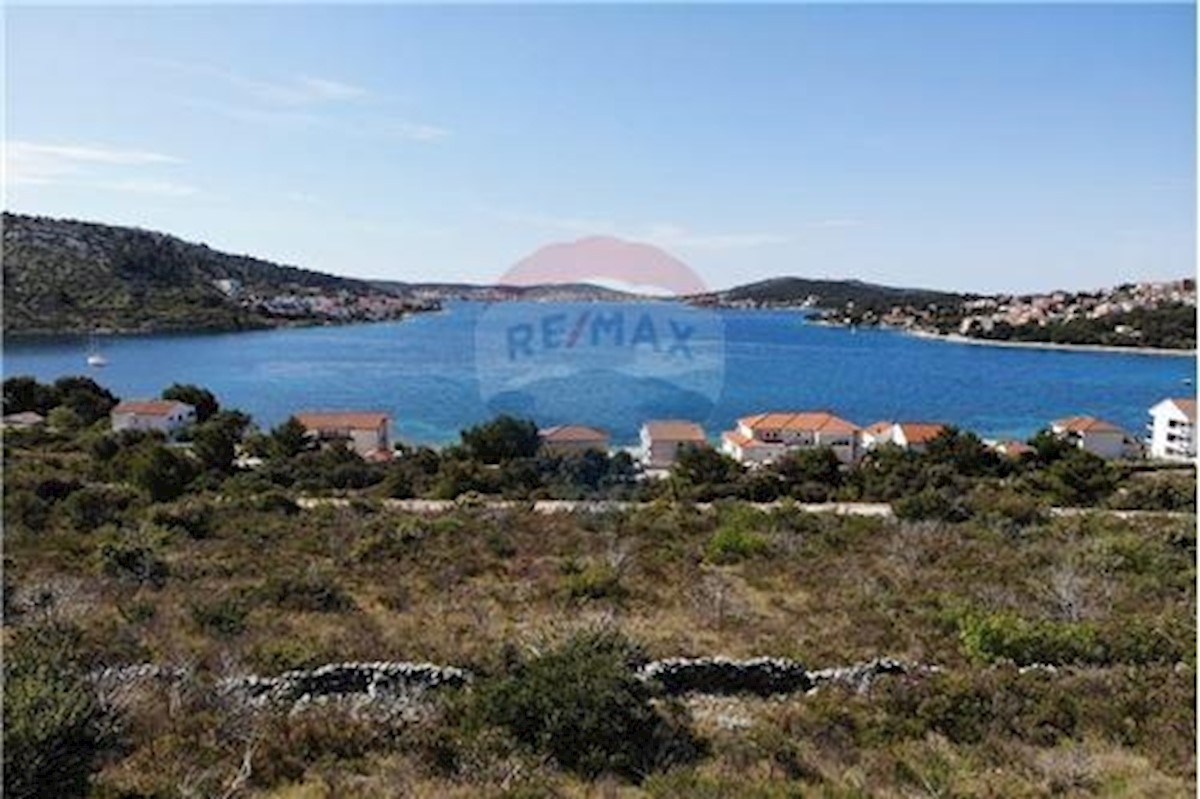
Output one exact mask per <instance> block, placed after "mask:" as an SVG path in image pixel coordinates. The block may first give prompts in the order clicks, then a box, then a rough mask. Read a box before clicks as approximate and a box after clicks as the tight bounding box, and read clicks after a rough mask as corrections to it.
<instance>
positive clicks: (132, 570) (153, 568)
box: [100, 543, 170, 588]
mask: <svg viewBox="0 0 1200 799" xmlns="http://www.w3.org/2000/svg"><path fill="white" fill-rule="evenodd" d="M100 566H101V570H102V571H103V572H104V573H105V574H107V575H108V576H109V577H114V578H116V579H118V580H121V581H122V582H128V583H133V584H135V585H149V586H152V587H154V588H162V587H163V586H164V585H166V584H167V577H168V576H169V575H170V568H169V567H168V566H167V562H166V561H164V560H163V559H162V558H160V557H159V556H158V555H157V554H156V553H155V552H154V550H153V549H151V548H150V547H148V546H144V545H141V544H124V543H122V544H105V545H104V546H103V547H101V548H100Z"/></svg>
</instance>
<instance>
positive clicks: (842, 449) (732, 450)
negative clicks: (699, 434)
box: [721, 411, 860, 464]
mask: <svg viewBox="0 0 1200 799" xmlns="http://www.w3.org/2000/svg"><path fill="white" fill-rule="evenodd" d="M859 432H860V431H859V428H858V427H857V426H856V425H855V424H854V423H852V422H848V421H846V420H845V419H841V418H839V417H837V416H834V415H833V414H832V413H830V412H829V411H802V412H799V413H792V412H781V411H774V412H770V413H760V414H757V415H756V416H746V417H743V418H741V419H738V424H737V428H736V429H734V430H727V431H725V432H724V433H722V434H721V450H722V451H723V452H725V453H726V454H727V455H729V456H730V457H732V458H733V459H734V460H736V461H738V462H739V463H745V464H758V463H770V462H771V461H774V460H777V459H778V458H779V457H780V456H781V455H784V454H786V453H788V452H792V451H794V450H799V449H816V448H818V447H829V448H830V449H832V450H833V452H834V454H835V455H837V457H838V460H840V461H841V462H842V463H853V462H854V461H856V460H857V459H858V455H859Z"/></svg>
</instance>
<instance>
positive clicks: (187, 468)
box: [130, 444, 197, 502]
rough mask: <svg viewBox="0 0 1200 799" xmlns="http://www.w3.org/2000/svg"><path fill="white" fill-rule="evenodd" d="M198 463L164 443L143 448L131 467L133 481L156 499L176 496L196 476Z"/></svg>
mask: <svg viewBox="0 0 1200 799" xmlns="http://www.w3.org/2000/svg"><path fill="white" fill-rule="evenodd" d="M196 471H197V469H196V464H195V462H194V461H193V460H192V459H191V458H189V457H188V456H187V455H184V454H182V453H180V452H177V451H175V450H173V449H170V448H168V447H165V446H163V445H162V444H151V445H150V446H149V447H146V448H145V449H143V450H142V451H140V452H139V453H138V454H137V455H136V456H135V458H134V460H133V463H132V465H131V468H130V476H131V477H132V478H133V482H134V483H135V484H136V485H138V486H139V487H140V488H142V489H144V490H145V491H146V493H148V494H149V495H150V498H151V499H152V500H154V501H155V502H166V501H168V500H172V499H175V498H176V497H178V496H179V495H181V494H182V493H183V492H184V490H186V489H187V485H188V483H190V482H191V481H192V479H193V478H195V476H196Z"/></svg>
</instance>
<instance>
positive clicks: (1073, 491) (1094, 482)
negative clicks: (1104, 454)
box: [1046, 449, 1116, 507]
mask: <svg viewBox="0 0 1200 799" xmlns="http://www.w3.org/2000/svg"><path fill="white" fill-rule="evenodd" d="M1046 483H1047V487H1048V488H1049V490H1050V495H1051V500H1052V501H1053V502H1055V503H1057V504H1059V505H1074V506H1080V507H1086V506H1091V505H1095V504H1097V503H1099V502H1100V500H1102V499H1104V498H1105V497H1107V496H1108V495H1109V494H1111V493H1112V492H1113V489H1114V488H1115V487H1116V480H1115V477H1114V474H1113V470H1112V469H1111V468H1109V465H1108V464H1107V463H1106V462H1105V461H1104V459H1103V458H1101V457H1100V456H1098V455H1093V454H1092V453H1090V452H1088V451H1086V450H1082V449H1075V450H1073V451H1072V452H1071V454H1069V455H1067V456H1066V457H1065V458H1061V459H1059V460H1057V461H1055V462H1054V463H1052V464H1051V465H1050V466H1049V468H1047V469H1046Z"/></svg>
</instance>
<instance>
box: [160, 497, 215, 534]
mask: <svg viewBox="0 0 1200 799" xmlns="http://www.w3.org/2000/svg"><path fill="white" fill-rule="evenodd" d="M150 521H151V522H152V523H154V524H157V525H160V526H162V527H166V528H167V529H170V530H178V531H179V532H181V533H183V534H184V535H186V536H187V537H188V538H192V539H195V540H200V539H203V538H208V536H209V535H210V534H211V532H212V508H211V507H210V506H209V505H207V504H204V503H202V502H182V503H180V504H178V505H173V506H165V507H163V506H160V507H156V508H154V509H153V510H152V511H151V512H150Z"/></svg>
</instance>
